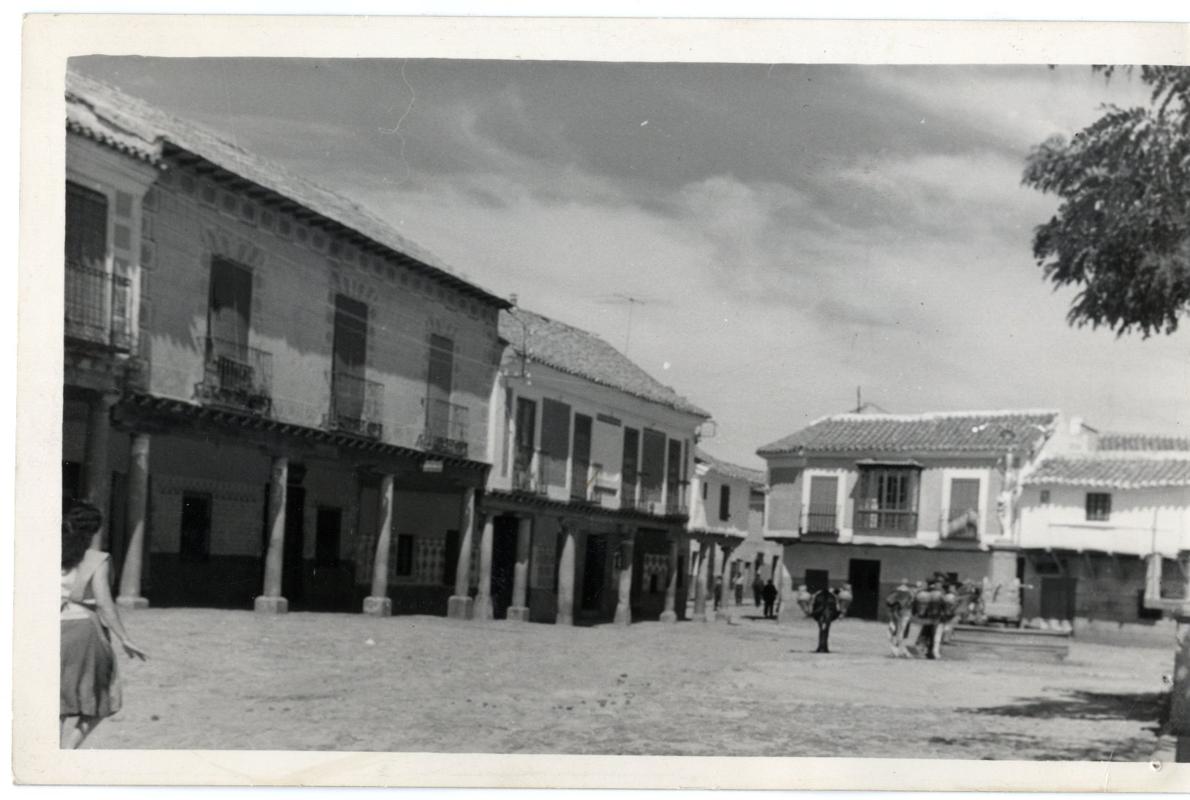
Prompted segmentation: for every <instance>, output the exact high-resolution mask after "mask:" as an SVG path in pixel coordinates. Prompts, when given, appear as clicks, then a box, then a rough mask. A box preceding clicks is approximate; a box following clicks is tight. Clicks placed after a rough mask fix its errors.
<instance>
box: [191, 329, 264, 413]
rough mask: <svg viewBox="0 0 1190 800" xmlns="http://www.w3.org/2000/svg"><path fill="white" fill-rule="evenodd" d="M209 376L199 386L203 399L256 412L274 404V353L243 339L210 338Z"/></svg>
mask: <svg viewBox="0 0 1190 800" xmlns="http://www.w3.org/2000/svg"><path fill="white" fill-rule="evenodd" d="M206 358H207V363H206V376H205V377H204V379H203V381H202V383H200V384H198V386H197V387H196V393H197V394H198V397H199V399H200V400H201V401H203V402H205V403H208V404H213V405H221V406H228V407H231V408H236V409H239V410H243V411H250V412H252V413H254V414H262V415H264V414H268V413H269V412H270V411H271V410H272V406H273V354H272V353H269V352H268V351H266V350H261V349H259V348H256V347H248V346H247V345H244V344H240V343H239V342H232V341H227V340H224V339H217V338H212V337H207V353H206Z"/></svg>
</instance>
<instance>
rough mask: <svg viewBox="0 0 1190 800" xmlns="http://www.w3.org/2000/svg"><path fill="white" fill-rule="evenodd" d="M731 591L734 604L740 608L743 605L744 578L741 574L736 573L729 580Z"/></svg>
mask: <svg viewBox="0 0 1190 800" xmlns="http://www.w3.org/2000/svg"><path fill="white" fill-rule="evenodd" d="M731 591H732V593H733V594H734V595H735V604H736V605H737V606H742V605H743V604H744V576H743V575H742V574H740V573H738V572H737V573H736V575H735V577H734V578H732V579H731Z"/></svg>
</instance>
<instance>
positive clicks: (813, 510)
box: [801, 503, 843, 536]
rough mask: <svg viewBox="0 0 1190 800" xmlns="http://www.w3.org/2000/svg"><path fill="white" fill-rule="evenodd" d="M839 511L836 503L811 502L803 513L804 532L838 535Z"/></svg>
mask: <svg viewBox="0 0 1190 800" xmlns="http://www.w3.org/2000/svg"><path fill="white" fill-rule="evenodd" d="M842 516H843V515H842V514H841V513H839V507H838V506H836V505H829V504H826V505H824V504H819V503H810V504H809V505H808V506H806V510H805V511H804V512H803V514H802V531H801V532H802V534H803V535H807V536H838V535H839V519H840V518H841V517H842Z"/></svg>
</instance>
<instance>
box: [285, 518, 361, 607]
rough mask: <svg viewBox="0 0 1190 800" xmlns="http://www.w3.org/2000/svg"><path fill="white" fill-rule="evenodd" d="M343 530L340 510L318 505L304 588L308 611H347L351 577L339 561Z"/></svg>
mask: <svg viewBox="0 0 1190 800" xmlns="http://www.w3.org/2000/svg"><path fill="white" fill-rule="evenodd" d="M342 530H343V509H341V508H339V507H338V506H319V507H318V511H317V515H316V516H315V518H314V563H313V564H312V565H311V569H310V572H309V575H308V585H307V586H305V587H304V588H305V589H306V597H305V600H306V603H307V605H308V607H309V608H310V610H317V611H346V610H348V609H349V608H350V607H351V600H352V599H353V598H352V591H351V590H352V587H351V582H350V580H347V578H349V577H350V576H349V575H346V574H345V573H344V571H343V568H342V566H341V563H340V560H339V548H340V543H341V541H342ZM286 536H287V537H288V534H286Z"/></svg>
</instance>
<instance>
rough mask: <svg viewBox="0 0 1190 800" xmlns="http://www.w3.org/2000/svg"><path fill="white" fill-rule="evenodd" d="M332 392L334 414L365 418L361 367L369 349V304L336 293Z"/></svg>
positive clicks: (355, 418)
mask: <svg viewBox="0 0 1190 800" xmlns="http://www.w3.org/2000/svg"><path fill="white" fill-rule="evenodd" d="M332 348H333V352H334V356H333V366H332V368H333V372H332V377H331V394H332V396H333V398H334V410H335V416H336V417H338V418H346V419H351V420H362V419H363V418H364V369H365V366H364V365H365V363H366V361H367V352H368V306H367V304H366V303H361V302H360V301H359V300H353V299H352V298H350V297H346V296H344V295H341V294H337V295H335V334H334V340H333V343H332Z"/></svg>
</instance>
